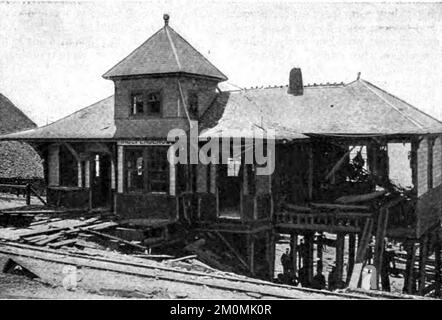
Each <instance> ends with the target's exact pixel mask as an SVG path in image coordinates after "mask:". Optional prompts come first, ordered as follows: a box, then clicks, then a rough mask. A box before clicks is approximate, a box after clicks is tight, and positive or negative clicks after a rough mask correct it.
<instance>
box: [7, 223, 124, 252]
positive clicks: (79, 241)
mask: <svg viewBox="0 0 442 320" xmlns="http://www.w3.org/2000/svg"><path fill="white" fill-rule="evenodd" d="M117 225H118V224H117V223H115V222H113V221H102V220H100V218H97V217H94V218H90V219H61V218H49V219H45V220H38V221H34V222H32V223H31V224H30V225H29V227H27V228H1V229H0V239H2V240H6V241H17V242H22V243H27V244H30V245H35V246H47V247H50V248H54V249H56V248H61V247H65V246H76V247H87V246H89V247H94V246H93V245H88V241H87V239H88V238H90V237H91V236H97V235H100V236H102V235H104V236H107V235H106V234H102V233H101V232H99V231H102V230H105V229H109V228H112V227H115V226H117ZM121 240H122V239H121ZM122 241H124V240H122Z"/></svg>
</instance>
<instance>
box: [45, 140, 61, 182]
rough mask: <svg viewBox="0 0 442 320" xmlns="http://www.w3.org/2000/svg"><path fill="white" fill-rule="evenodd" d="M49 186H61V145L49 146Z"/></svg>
mask: <svg viewBox="0 0 442 320" xmlns="http://www.w3.org/2000/svg"><path fill="white" fill-rule="evenodd" d="M48 171H49V174H48V185H49V186H59V185H60V145H58V144H52V145H50V146H49V154H48Z"/></svg>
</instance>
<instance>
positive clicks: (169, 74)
mask: <svg viewBox="0 0 442 320" xmlns="http://www.w3.org/2000/svg"><path fill="white" fill-rule="evenodd" d="M177 76H190V77H197V78H202V79H209V80H215V81H218V82H223V81H227V80H228V78H227V76H225V75H224V74H223V75H222V77H216V76H210V75H204V74H196V73H189V72H182V71H178V72H164V73H140V74H130V75H118V74H117V75H111V74H108V73H105V74H104V75H103V76H102V77H103V78H104V79H106V80H112V81H115V80H128V79H140V78H161V77H177Z"/></svg>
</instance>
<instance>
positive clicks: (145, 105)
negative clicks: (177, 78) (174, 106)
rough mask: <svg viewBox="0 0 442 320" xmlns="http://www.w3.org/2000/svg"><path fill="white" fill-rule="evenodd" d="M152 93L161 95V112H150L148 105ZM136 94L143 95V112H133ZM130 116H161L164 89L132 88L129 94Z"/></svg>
mask: <svg viewBox="0 0 442 320" xmlns="http://www.w3.org/2000/svg"><path fill="white" fill-rule="evenodd" d="M150 94H158V97H159V107H160V110H159V112H150V111H149V107H148V97H149V95H150ZM136 95H142V96H143V112H142V113H133V111H134V107H133V97H134V96H136ZM129 105H130V108H129V118H132V119H139V118H160V117H162V116H163V90H161V89H158V90H154V89H149V90H132V91H131V92H130V94H129Z"/></svg>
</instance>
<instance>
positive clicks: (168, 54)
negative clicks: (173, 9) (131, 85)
mask: <svg viewBox="0 0 442 320" xmlns="http://www.w3.org/2000/svg"><path fill="white" fill-rule="evenodd" d="M168 20H169V17H168V16H167V15H165V25H164V27H163V28H161V29H160V30H158V31H157V32H156V33H155V34H154V35H153V36H151V37H150V38H149V39H148V40H146V41H145V42H144V43H143V44H142V45H141V46H139V47H138V48H137V49H135V50H134V51H133V52H132V53H131V54H129V55H128V56H127V57H126V58H124V59H123V60H122V61H121V62H119V63H118V64H117V65H116V66H114V67H113V68H112V69H110V70H109V71H108V72H106V73H105V74H104V75H103V77H104V78H106V79H112V78H116V77H129V76H139V75H159V74H175V73H182V74H191V75H199V76H205V77H209V78H214V79H217V80H220V81H224V80H227V77H226V76H225V75H224V74H223V73H222V72H221V71H219V70H218V69H217V68H216V67H215V66H214V65H213V64H212V63H210V62H209V60H207V59H206V58H205V57H204V56H203V55H202V54H201V53H199V52H198V51H197V50H196V49H195V48H193V47H192V46H191V45H190V44H189V43H188V42H187V41H186V40H185V39H184V38H183V37H181V36H180V35H179V34H178V33H176V32H175V31H174V30H173V29H172V28H171V27H170V26H169V25H168Z"/></svg>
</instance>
